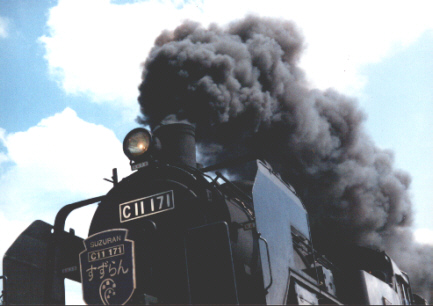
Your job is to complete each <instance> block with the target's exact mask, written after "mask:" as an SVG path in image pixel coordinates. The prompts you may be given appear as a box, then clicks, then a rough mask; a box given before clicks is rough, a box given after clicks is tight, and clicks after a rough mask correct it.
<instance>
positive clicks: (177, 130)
mask: <svg viewBox="0 0 433 306" xmlns="http://www.w3.org/2000/svg"><path fill="white" fill-rule="evenodd" d="M153 137H155V138H157V139H158V140H159V146H160V150H159V152H158V159H159V160H161V161H164V162H167V163H173V164H184V165H187V166H190V167H196V154H195V127H194V126H192V125H191V124H187V123H171V124H165V125H159V126H157V127H156V128H155V129H154V130H153Z"/></svg>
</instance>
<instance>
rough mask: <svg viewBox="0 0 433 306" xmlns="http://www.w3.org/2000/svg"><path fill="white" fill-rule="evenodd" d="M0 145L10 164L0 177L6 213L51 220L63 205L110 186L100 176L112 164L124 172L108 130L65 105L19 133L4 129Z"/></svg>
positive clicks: (106, 174) (124, 162) (107, 173)
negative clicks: (8, 131)
mask: <svg viewBox="0 0 433 306" xmlns="http://www.w3.org/2000/svg"><path fill="white" fill-rule="evenodd" d="M3 144H4V146H5V147H6V148H7V151H8V153H7V158H8V160H9V161H10V162H12V163H13V165H12V166H10V167H9V168H8V170H6V171H5V172H4V173H3V174H2V175H1V176H0V193H1V194H2V197H1V198H0V207H1V210H2V211H3V212H4V214H5V216H6V217H9V216H14V217H15V218H20V219H26V220H28V219H29V218H31V219H36V218H40V219H42V220H45V221H46V222H49V223H51V224H52V223H53V221H54V217H55V214H56V213H57V211H58V210H59V209H60V208H61V207H62V206H63V205H66V204H69V203H70V202H72V201H78V200H83V199H85V198H88V197H94V196H99V195H102V194H105V193H106V192H107V191H108V190H109V188H111V186H110V184H109V183H108V182H106V181H103V178H104V177H110V176H111V169H112V168H115V167H117V168H119V174H120V175H121V176H122V177H123V176H126V175H128V174H129V172H130V170H129V165H128V160H127V158H126V157H125V156H124V155H123V152H122V144H121V142H120V141H119V140H118V139H117V138H116V136H115V135H114V133H113V132H112V131H111V130H109V129H107V128H105V127H103V126H101V125H95V124H92V123H89V122H86V121H84V120H82V119H80V118H79V117H78V116H77V114H76V113H75V111H73V110H72V109H70V108H66V109H65V110H64V111H63V112H61V113H58V114H55V115H54V116H52V117H49V118H45V119H43V120H42V121H41V122H40V123H39V124H38V125H37V126H34V127H32V128H30V129H28V130H27V131H25V132H17V133H12V134H6V135H5V136H4V137H3Z"/></svg>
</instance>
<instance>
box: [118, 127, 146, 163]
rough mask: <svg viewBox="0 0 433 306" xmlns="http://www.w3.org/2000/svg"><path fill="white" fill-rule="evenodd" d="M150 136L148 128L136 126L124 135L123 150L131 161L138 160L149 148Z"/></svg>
mask: <svg viewBox="0 0 433 306" xmlns="http://www.w3.org/2000/svg"><path fill="white" fill-rule="evenodd" d="M150 142H151V136H150V133H149V131H148V130H146V129H143V128H137V129H134V130H132V131H131V132H129V133H128V135H126V137H125V140H124V141H123V152H124V153H125V155H126V156H127V157H128V158H129V159H130V160H132V161H138V160H140V159H141V157H142V156H143V155H144V154H145V153H146V152H147V151H148V150H149V146H150Z"/></svg>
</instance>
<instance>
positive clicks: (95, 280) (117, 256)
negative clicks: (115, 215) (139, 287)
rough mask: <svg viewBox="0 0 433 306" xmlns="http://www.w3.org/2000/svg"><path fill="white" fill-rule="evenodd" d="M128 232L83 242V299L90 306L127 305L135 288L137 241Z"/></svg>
mask: <svg viewBox="0 0 433 306" xmlns="http://www.w3.org/2000/svg"><path fill="white" fill-rule="evenodd" d="M127 234H128V230H127V229H111V230H106V231H102V232H99V233H96V234H94V235H92V236H90V237H89V238H87V239H85V240H84V245H85V247H86V249H85V250H84V251H83V252H81V253H80V269H81V284H82V288H83V299H84V301H85V302H86V303H87V304H104V305H112V304H121V305H123V304H126V302H128V301H129V299H130V298H131V297H132V294H133V293H134V290H135V288H136V284H135V261H134V241H132V240H128V239H126V236H127Z"/></svg>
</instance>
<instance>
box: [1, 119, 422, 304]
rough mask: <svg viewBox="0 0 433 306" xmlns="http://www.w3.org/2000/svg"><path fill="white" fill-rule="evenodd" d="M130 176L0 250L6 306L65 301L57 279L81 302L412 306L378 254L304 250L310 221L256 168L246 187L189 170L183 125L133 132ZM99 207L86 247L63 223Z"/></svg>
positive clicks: (190, 147) (190, 141) (278, 182)
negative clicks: (69, 283)
mask: <svg viewBox="0 0 433 306" xmlns="http://www.w3.org/2000/svg"><path fill="white" fill-rule="evenodd" d="M124 152H125V154H126V155H127V156H128V158H129V159H130V160H131V167H132V169H133V170H136V172H134V173H133V174H131V175H130V176H128V177H126V178H124V179H123V180H121V181H120V182H119V181H118V179H117V172H115V171H113V180H112V182H113V185H114V186H113V188H112V189H111V190H110V191H109V192H108V194H107V195H105V196H101V197H98V198H94V199H89V200H85V201H81V202H77V203H73V204H69V205H66V206H65V207H63V208H62V209H61V210H60V211H59V213H58V214H57V216H56V220H55V224H54V226H51V225H49V224H47V223H45V222H42V221H35V222H34V223H33V224H32V225H31V226H29V228H27V229H26V230H25V231H24V232H23V233H22V234H21V235H20V236H19V237H18V239H17V240H16V241H15V242H14V244H13V245H12V246H11V247H10V248H9V250H8V251H7V252H6V254H5V256H4V259H3V273H4V274H5V275H6V276H7V280H8V281H7V286H6V288H4V289H5V292H6V293H7V297H8V300H7V302H8V303H9V304H29V303H38V304H64V303H65V290H64V280H65V278H67V279H71V280H74V281H77V282H81V284H82V289H83V299H84V301H85V302H86V303H88V304H105V305H108V304H125V303H133V304H139V303H143V304H158V303H163V304H173V303H176V304H353V303H355V304H417V303H424V304H425V300H423V299H422V298H421V297H419V296H417V295H415V294H412V292H411V287H410V282H409V278H408V276H407V275H406V274H405V273H404V272H402V271H400V269H399V268H398V267H397V265H396V264H395V262H394V261H393V260H392V259H391V258H390V257H389V256H388V255H387V254H385V253H384V252H380V251H376V250H372V249H369V248H365V247H360V246H355V245H347V246H346V247H344V248H340V249H338V250H335V252H333V253H331V254H327V256H328V257H329V258H330V259H332V262H331V261H330V260H328V259H327V257H324V256H322V255H320V254H318V252H316V251H315V250H314V248H313V243H312V237H311V233H310V226H309V221H308V213H307V210H306V209H305V207H304V205H303V204H302V202H301V200H300V199H299V197H298V196H297V195H296V192H295V190H294V189H293V188H292V187H291V186H290V185H289V184H287V183H286V182H284V181H283V180H282V179H281V178H280V177H279V176H278V175H277V174H275V173H274V172H273V171H272V169H271V167H270V166H269V165H268V164H267V163H266V162H264V161H260V160H257V161H255V165H256V168H257V169H256V175H255V179H254V182H231V181H230V180H229V179H227V178H226V177H225V176H224V175H223V174H221V173H220V172H215V174H214V175H212V176H209V175H207V174H206V172H207V170H215V169H216V168H218V166H215V167H208V168H205V169H200V168H197V166H196V165H197V164H196V155H195V154H196V148H195V131H194V127H193V126H191V125H189V124H184V123H176V124H168V125H161V126H159V127H157V128H155V129H154V130H153V133H152V134H151V133H150V132H148V131H147V130H145V129H142V128H139V129H135V130H133V131H131V132H130V133H129V134H128V135H127V136H126V138H125V141H124ZM96 202H99V205H98V208H97V210H96V212H95V214H94V216H93V220H92V222H91V225H90V229H89V236H88V237H87V238H86V239H82V238H80V237H77V236H76V235H75V233H74V231H70V232H65V231H64V224H65V220H66V218H67V216H68V214H69V213H70V212H71V211H73V210H74V209H77V208H80V207H83V206H86V205H89V204H92V203H96Z"/></svg>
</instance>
